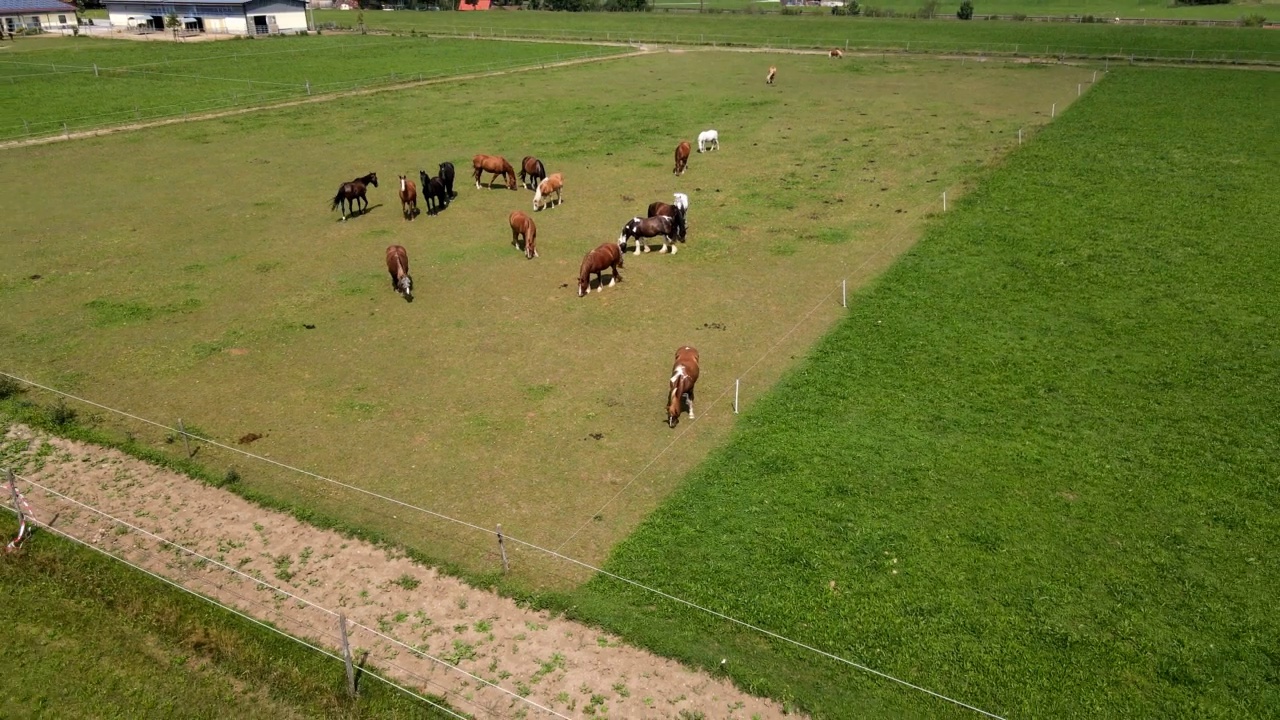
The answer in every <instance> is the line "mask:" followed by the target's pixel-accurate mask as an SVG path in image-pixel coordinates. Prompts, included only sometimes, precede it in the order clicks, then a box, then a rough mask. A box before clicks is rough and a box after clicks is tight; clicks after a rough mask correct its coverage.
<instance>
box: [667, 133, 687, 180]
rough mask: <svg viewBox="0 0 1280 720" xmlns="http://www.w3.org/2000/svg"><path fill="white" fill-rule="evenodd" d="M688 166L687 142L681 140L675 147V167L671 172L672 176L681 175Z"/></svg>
mask: <svg viewBox="0 0 1280 720" xmlns="http://www.w3.org/2000/svg"><path fill="white" fill-rule="evenodd" d="M688 165H689V141H688V140H681V141H680V144H679V145H677V146H676V167H675V169H674V170H672V171H671V174H672V175H683V174H684V169H685V167H687V166H688Z"/></svg>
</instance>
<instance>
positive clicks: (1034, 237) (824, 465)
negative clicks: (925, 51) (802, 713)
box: [576, 69, 1280, 719]
mask: <svg viewBox="0 0 1280 720" xmlns="http://www.w3.org/2000/svg"><path fill="white" fill-rule="evenodd" d="M1277 114H1280V78H1278V77H1276V76H1275V75H1274V74H1271V73H1253V72H1230V71H1217V70H1205V71H1187V70H1170V69H1151V70H1139V69H1122V70H1117V71H1113V72H1112V74H1111V75H1110V76H1108V77H1107V79H1106V80H1105V82H1102V83H1100V84H1099V86H1098V87H1096V88H1095V89H1093V90H1091V91H1090V93H1088V94H1087V95H1086V96H1085V97H1084V98H1083V99H1082V100H1081V101H1079V102H1078V103H1076V104H1075V105H1074V106H1073V107H1072V108H1071V109H1070V110H1068V111H1067V112H1065V113H1064V114H1063V116H1062V117H1060V118H1058V119H1057V120H1056V121H1055V122H1054V123H1053V124H1052V125H1051V126H1049V127H1048V128H1047V129H1046V130H1045V131H1044V132H1042V133H1041V134H1040V135H1039V136H1038V137H1037V138H1036V139H1035V141H1034V142H1032V143H1030V144H1029V145H1025V146H1023V147H1022V148H1021V149H1019V150H1018V151H1017V152H1015V153H1013V154H1012V155H1011V156H1010V157H1009V158H1008V159H1007V160H1006V161H1005V162H1004V163H1003V164H1002V166H1001V167H999V168H998V169H997V170H995V171H994V172H992V173H990V174H989V175H988V176H987V177H985V178H984V179H983V180H982V182H981V183H980V185H979V187H978V189H977V190H976V191H975V192H973V193H971V194H969V195H968V196H966V197H965V198H964V199H962V200H960V201H959V202H958V203H957V204H956V206H955V208H954V210H953V211H952V212H950V213H948V214H947V215H946V216H945V217H943V218H940V219H938V220H937V221H936V222H934V223H931V224H930V225H929V226H928V229H927V231H926V233H925V235H924V237H923V239H922V240H921V241H920V242H919V244H918V245H916V246H915V248H914V249H912V250H910V251H909V252H907V253H906V255H905V256H904V257H902V258H901V259H900V260H899V261H898V262H897V263H896V264H895V265H894V267H893V268H891V269H890V270H889V271H888V272H887V273H885V274H884V275H883V276H882V277H881V278H880V279H879V280H877V281H875V282H874V283H873V284H872V286H871V287H869V288H868V289H866V290H865V291H864V292H862V293H860V294H858V295H856V296H855V297H854V298H853V299H852V301H851V303H850V308H849V311H848V313H847V315H846V317H844V318H843V319H842V320H841V321H840V322H839V324H838V326H837V327H836V329H835V330H834V331H833V332H831V333H830V334H828V335H827V336H826V337H824V338H823V339H822V341H821V342H820V343H818V345H817V347H816V348H815V349H814V350H813V351H812V352H811V353H809V354H808V356H807V358H806V360H805V361H804V362H803V363H802V364H801V365H800V366H799V367H797V368H795V369H793V370H792V371H790V372H789V373H788V374H787V375H786V377H785V378H784V379H783V380H782V381H781V382H780V383H779V384H778V385H776V386H775V387H774V388H773V389H772V390H771V391H770V392H769V394H768V396H767V397H765V398H762V399H761V400H760V401H759V402H757V403H755V404H754V405H753V406H752V407H751V408H750V409H749V410H748V411H747V412H746V413H745V415H743V417H742V418H741V419H740V421H739V423H738V425H737V427H736V428H735V430H734V433H733V435H732V438H731V440H730V441H729V442H728V443H727V444H726V445H724V446H723V447H722V448H720V449H717V450H715V451H714V452H713V453H712V454H711V456H710V457H709V458H708V460H707V461H706V462H704V463H703V464H701V465H700V466H699V467H698V468H697V469H696V470H695V471H693V472H692V473H691V474H690V476H689V477H688V479H687V481H686V482H685V483H684V484H682V485H681V487H680V488H679V489H678V490H677V491H676V492H675V493H673V494H672V495H671V496H670V497H669V498H668V499H667V500H666V501H665V502H664V503H663V504H662V506H661V507H660V508H659V509H658V510H657V511H656V512H655V513H653V514H652V515H650V516H649V517H648V518H647V519H646V521H645V522H644V523H643V525H642V526H641V527H640V529H639V530H638V531H637V532H635V533H634V534H632V535H631V536H629V537H628V538H627V540H626V541H624V542H623V543H622V544H621V545H620V546H619V547H618V548H617V549H616V550H615V552H614V553H613V555H612V557H611V559H610V562H609V564H608V566H607V567H608V568H609V569H610V570H612V571H613V572H616V573H619V574H621V575H623V576H626V577H629V578H633V579H635V580H638V581H640V582H644V583H648V584H651V585H653V586H656V587H658V588H661V589H662V590H664V591H666V592H668V593H672V594H674V595H677V596H679V597H682V598H686V599H688V600H690V601H692V602H696V603H699V604H702V605H704V606H706V607H708V608H710V609H712V610H715V611H718V612H723V613H727V614H729V615H732V616H734V617H736V618H740V619H742V620H744V621H747V622H751V623H756V624H759V625H761V626H763V627H765V628H767V629H769V630H772V631H774V632H778V633H781V634H783V635H786V636H788V637H790V638H794V639H796V640H799V641H801V642H804V643H808V644H811V645H812V646H814V647H816V648H819V649H822V650H825V651H829V652H832V653H835V654H837V655H840V656H842V657H844V658H846V659H850V660H853V661H855V662H859V663H864V664H866V665H868V666H870V667H872V668H874V669H876V670H880V671H883V672H886V673H889V674H891V675H894V676H897V677H900V678H904V679H906V680H908V681H910V682H913V683H917V684H919V685H922V686H924V687H926V688H929V689H931V690H934V691H937V692H940V693H944V694H947V695H949V696H952V697H954V698H958V699H960V700H962V701H965V702H968V703H972V704H975V705H976V706H978V707H980V708H983V709H985V710H987V711H991V712H994V713H997V714H1000V715H1002V716H1006V717H1108V718H1109V717H1132V718H1136V717H1146V718H1155V717H1159V718H1197V719H1202V718H1233V719H1239V718H1274V717H1276V713H1277V709H1278V708H1280V673H1278V670H1280V653H1278V652H1277V648H1280V619H1278V618H1280V615H1278V614H1277V613H1276V588H1278V587H1280V567H1278V566H1277V563H1276V556H1275V548H1276V547H1277V544H1280V519H1278V518H1280V514H1278V513H1277V510H1278V509H1280V485H1278V484H1277V478H1280V400H1278V399H1277V394H1276V393H1275V391H1274V388H1276V387H1278V386H1280V322H1277V321H1278V320H1280V300H1278V298H1280V255H1277V253H1276V247H1275V239H1276V232H1275V227H1274V220H1273V215H1274V212H1273V210H1274V208H1275V207H1276V206H1277V205H1278V204H1280V186H1277V185H1276V183H1275V168H1276V167H1277V166H1278V165H1280V150H1278V148H1280V145H1277V143H1276V126H1275V122H1274V119H1275V117H1276V116H1277ZM1224 123H1225V124H1227V125H1229V127H1230V131H1229V132H1224V131H1223V130H1222V128H1223V127H1224ZM576 599H577V601H578V605H577V607H578V608H579V610H580V611H581V612H582V613H583V614H584V615H586V616H588V617H590V618H592V619H594V620H596V621H599V622H604V623H606V624H607V625H609V626H611V627H614V628H623V629H625V630H626V631H627V634H628V636H629V637H630V639H631V640H633V641H635V642H638V643H641V644H643V645H646V646H649V647H654V648H658V649H660V650H661V651H663V652H666V653H669V654H672V655H675V656H679V657H683V658H685V659H687V660H690V661H694V662H697V663H700V664H703V665H705V666H707V667H708V668H720V667H721V666H720V662H721V659H722V658H725V659H727V662H726V663H725V665H724V666H723V667H724V670H726V671H727V672H728V673H730V674H731V675H732V676H733V677H734V678H735V679H736V680H737V681H738V682H739V683H741V684H742V685H743V686H745V687H750V688H752V689H754V690H756V691H758V692H764V693H767V694H769V695H772V696H774V697H781V698H789V699H792V700H793V701H794V702H795V703H796V704H797V705H798V706H800V707H802V708H805V709H807V710H810V711H812V712H813V713H814V714H815V716H817V717H824V718H836V717H848V718H858V717H912V716H916V717H951V716H955V717H971V716H972V715H971V714H969V713H968V711H964V710H961V709H959V708H956V707H954V706H950V705H948V704H946V703H943V702H941V701H939V700H937V699H935V698H930V697H927V696H925V695H923V694H919V693H916V692H913V691H910V690H908V689H906V688H902V687H900V686H898V685H895V684H892V683H890V682H888V681H886V680H884V679H881V678H877V677H874V676H872V675H869V674H866V673H863V672H860V671H857V670H855V669H853V668H850V667H847V666H841V665H838V664H836V663H834V662H831V661H828V660H824V659H822V658H820V657H818V656H817V655H815V654H813V653H810V652H807V651H801V650H798V649H796V648H794V647H791V646H788V645H784V644H781V643H773V642H770V641H769V640H767V639H766V638H764V637H762V636H760V635H757V634H754V633H751V632H745V631H741V630H739V629H737V628H735V627H734V626H732V625H728V624H726V623H723V622H720V621H718V620H715V619H714V618H711V617H710V616H709V615H705V614H701V613H693V612H689V611H687V610H685V609H683V608H680V607H678V606H672V605H669V604H667V603H666V602H665V601H662V600H660V599H658V598H656V597H655V596H653V595H650V594H647V593H642V592H639V591H636V590H634V589H633V588H631V587H629V586H619V585H615V584H614V583H613V582H612V581H609V580H607V579H605V578H603V577H601V578H596V579H594V580H593V581H592V582H591V583H590V584H589V585H588V587H587V591H586V592H583V593H579V594H578V595H577V596H576Z"/></svg>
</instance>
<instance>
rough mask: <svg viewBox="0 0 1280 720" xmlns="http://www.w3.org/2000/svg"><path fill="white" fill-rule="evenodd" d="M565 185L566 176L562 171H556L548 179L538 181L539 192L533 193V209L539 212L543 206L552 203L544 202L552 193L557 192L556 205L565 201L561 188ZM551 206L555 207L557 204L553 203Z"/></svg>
mask: <svg viewBox="0 0 1280 720" xmlns="http://www.w3.org/2000/svg"><path fill="white" fill-rule="evenodd" d="M563 187H564V176H563V175H561V174H560V173H554V174H552V175H551V176H550V177H548V178H547V179H545V180H543V181H542V182H540V183H538V192H536V193H534V194H533V211H534V212H537V211H539V210H541V209H542V208H544V207H547V206H548V205H551V203H550V202H544V201H545V200H547V196H548V195H550V194H551V193H555V194H556V205H559V204H560V203H562V202H564V198H562V197H560V189H561V188H563ZM551 207H555V205H551Z"/></svg>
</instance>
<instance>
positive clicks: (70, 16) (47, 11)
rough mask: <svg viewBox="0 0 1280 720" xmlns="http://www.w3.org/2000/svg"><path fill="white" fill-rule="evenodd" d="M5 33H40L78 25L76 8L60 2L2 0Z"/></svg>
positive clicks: (0, 19) (0, 14)
mask: <svg viewBox="0 0 1280 720" xmlns="http://www.w3.org/2000/svg"><path fill="white" fill-rule="evenodd" d="M0 24H2V25H4V31H5V32H6V33H7V34H10V35H12V34H13V33H14V32H39V31H41V30H48V29H50V28H60V27H67V26H71V25H75V24H76V8H75V6H74V5H70V4H68V3H64V2H58V0H0Z"/></svg>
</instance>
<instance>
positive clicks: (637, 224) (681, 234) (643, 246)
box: [618, 207, 687, 255]
mask: <svg viewBox="0 0 1280 720" xmlns="http://www.w3.org/2000/svg"><path fill="white" fill-rule="evenodd" d="M673 212H674V213H675V217H667V216H666V215H654V216H653V217H647V218H642V217H634V218H631V219H630V220H629V221H627V224H626V225H623V226H622V233H621V234H620V235H618V251H619V252H626V251H627V240H629V239H631V238H635V241H636V252H635V254H636V255H639V254H640V253H641V252H642V251H643V252H649V244H648V243H646V242H645V241H644V240H643V238H651V237H658V236H659V235H661V236H662V237H663V238H665V239H666V242H664V243H663V244H662V249H661V250H659V251H658V252H667V250H668V249H670V251H671V254H672V255H674V254H675V253H676V244H675V243H676V240H679V241H680V242H684V239H685V234H686V232H687V229H686V226H685V221H684V211H683V210H681V209H680V208H679V207H676V208H674V209H673Z"/></svg>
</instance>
